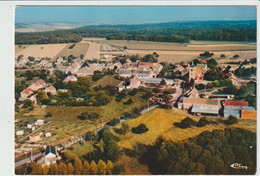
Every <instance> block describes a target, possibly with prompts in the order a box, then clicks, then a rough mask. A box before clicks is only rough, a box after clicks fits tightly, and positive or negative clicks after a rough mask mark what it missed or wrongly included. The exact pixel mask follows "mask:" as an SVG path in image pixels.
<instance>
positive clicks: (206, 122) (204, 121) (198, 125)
mask: <svg viewBox="0 0 260 176" xmlns="http://www.w3.org/2000/svg"><path fill="white" fill-rule="evenodd" d="M206 125H209V121H208V120H207V118H206V117H202V118H201V119H200V120H199V122H198V123H197V127H203V126H206Z"/></svg>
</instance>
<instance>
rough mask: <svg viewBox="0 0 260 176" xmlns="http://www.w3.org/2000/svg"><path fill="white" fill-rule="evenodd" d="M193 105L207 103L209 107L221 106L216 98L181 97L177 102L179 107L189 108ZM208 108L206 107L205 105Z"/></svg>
mask: <svg viewBox="0 0 260 176" xmlns="http://www.w3.org/2000/svg"><path fill="white" fill-rule="evenodd" d="M193 105H209V106H210V107H211V108H219V109H220V108H221V105H220V101H219V100H217V99H205V98H187V97H183V98H181V99H180V102H179V103H178V108H179V109H190V108H191V107H192V106H193ZM207 108H208V107H207Z"/></svg>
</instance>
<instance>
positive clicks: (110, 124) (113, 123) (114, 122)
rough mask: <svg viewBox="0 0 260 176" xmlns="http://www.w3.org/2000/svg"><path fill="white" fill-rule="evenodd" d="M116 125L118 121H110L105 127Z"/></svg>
mask: <svg viewBox="0 0 260 176" xmlns="http://www.w3.org/2000/svg"><path fill="white" fill-rule="evenodd" d="M118 123H120V119H117V118H116V119H112V120H110V121H109V122H108V123H107V125H109V126H115V125H116V124H118Z"/></svg>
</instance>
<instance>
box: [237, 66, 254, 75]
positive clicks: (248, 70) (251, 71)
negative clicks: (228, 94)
mask: <svg viewBox="0 0 260 176" xmlns="http://www.w3.org/2000/svg"><path fill="white" fill-rule="evenodd" d="M235 75H236V76H238V77H250V76H256V67H253V66H252V67H250V68H244V67H241V66H240V67H239V68H238V69H236V70H235Z"/></svg>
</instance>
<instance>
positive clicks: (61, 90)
mask: <svg viewBox="0 0 260 176" xmlns="http://www.w3.org/2000/svg"><path fill="white" fill-rule="evenodd" d="M58 92H63V93H64V92H68V89H58Z"/></svg>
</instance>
